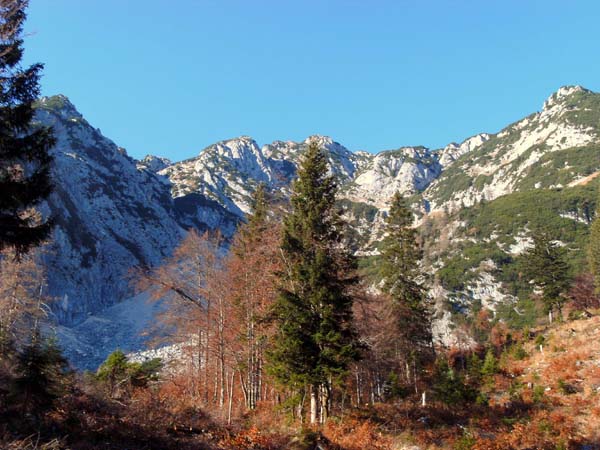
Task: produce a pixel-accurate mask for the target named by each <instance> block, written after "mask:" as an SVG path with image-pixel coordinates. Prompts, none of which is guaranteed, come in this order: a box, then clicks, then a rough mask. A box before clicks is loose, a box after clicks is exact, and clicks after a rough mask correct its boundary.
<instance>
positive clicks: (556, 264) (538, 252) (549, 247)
mask: <svg viewBox="0 0 600 450" xmlns="http://www.w3.org/2000/svg"><path fill="white" fill-rule="evenodd" d="M565 254H566V250H565V249H564V248H562V247H560V246H559V245H558V244H557V243H556V242H553V241H552V240H551V239H550V236H549V234H548V233H547V232H545V231H541V230H540V231H536V232H535V233H534V235H533V247H532V248H531V249H529V251H528V252H527V254H526V255H525V261H526V264H527V271H528V276H529V277H530V278H531V279H532V280H533V282H534V283H535V285H536V286H537V287H539V288H540V289H541V290H542V300H543V302H544V307H545V309H546V311H547V312H548V315H549V318H550V321H552V313H553V311H554V310H555V309H556V310H558V313H559V315H560V314H561V312H562V306H563V304H564V302H565V301H566V298H565V297H564V295H563V294H564V293H565V292H566V291H567V289H568V288H569V286H570V283H571V277H570V274H569V265H568V263H567V262H566V259H565V256H566V255H565Z"/></svg>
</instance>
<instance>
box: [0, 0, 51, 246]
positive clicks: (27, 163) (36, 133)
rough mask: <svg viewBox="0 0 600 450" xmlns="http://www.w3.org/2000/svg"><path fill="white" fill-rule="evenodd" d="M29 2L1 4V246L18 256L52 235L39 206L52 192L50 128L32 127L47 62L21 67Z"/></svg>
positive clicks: (18, 1)
mask: <svg viewBox="0 0 600 450" xmlns="http://www.w3.org/2000/svg"><path fill="white" fill-rule="evenodd" d="M27 5H28V1H27V0H7V1H2V2H0V192H1V193H2V194H1V195H0V250H2V249H3V248H5V247H11V248H14V249H15V251H16V253H17V256H18V255H20V254H22V253H24V252H26V251H27V250H28V249H29V248H30V247H32V246H35V245H38V244H39V243H40V242H42V241H43V240H44V239H46V238H47V236H48V234H49V232H50V229H51V222H50V221H44V220H43V219H42V218H41V217H40V215H39V214H38V213H37V212H36V211H35V210H34V207H35V206H36V205H38V204H39V203H40V202H41V201H42V200H44V199H45V198H46V197H47V196H48V194H49V193H50V190H51V183H50V163H51V157H50V155H49V150H50V148H51V147H52V146H53V145H54V137H53V135H52V131H51V129H49V128H44V127H36V128H32V120H33V115H34V108H33V106H34V101H35V100H36V99H37V98H38V96H39V93H40V90H39V79H40V76H41V70H42V67H43V66H42V65H41V64H33V65H32V66H30V67H28V68H23V67H21V64H20V63H21V58H22V55H23V39H22V29H23V22H24V21H25V17H26V14H25V9H26V7H27Z"/></svg>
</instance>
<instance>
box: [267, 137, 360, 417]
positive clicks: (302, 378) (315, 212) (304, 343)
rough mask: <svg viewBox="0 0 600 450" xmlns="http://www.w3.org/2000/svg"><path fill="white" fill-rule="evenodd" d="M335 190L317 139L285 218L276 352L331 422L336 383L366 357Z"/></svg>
mask: <svg viewBox="0 0 600 450" xmlns="http://www.w3.org/2000/svg"><path fill="white" fill-rule="evenodd" d="M335 194H336V185H335V181H334V178H333V176H330V175H328V170H327V159H326V156H325V154H324V153H323V151H322V150H321V149H320V148H319V147H318V146H317V145H316V144H315V143H312V144H310V145H309V147H308V148H307V150H306V152H305V153H304V155H303V159H302V162H301V164H300V167H299V169H298V178H297V179H296V181H295V182H294V184H293V194H292V198H291V204H292V208H293V210H292V212H291V213H290V214H289V215H288V216H287V217H286V218H285V220H284V231H283V238H282V244H281V250H282V253H283V257H284V264H285V267H284V270H283V271H282V273H281V276H280V286H281V288H280V294H279V296H278V299H277V301H276V303H275V305H274V309H273V312H274V318H275V321H276V325H277V331H276V333H275V336H274V339H273V342H272V348H271V350H270V352H269V360H270V372H271V373H272V374H273V375H274V376H275V378H276V379H277V380H278V381H279V382H281V383H282V384H284V385H286V386H289V387H291V388H293V389H294V390H296V392H307V391H308V392H309V394H310V398H311V422H315V421H316V420H317V417H318V416H320V420H321V421H324V420H326V418H327V415H328V414H329V406H330V399H331V389H332V386H333V384H334V383H335V382H336V380H340V379H341V378H342V377H343V376H344V375H345V374H346V372H347V369H348V366H349V364H350V363H351V362H352V361H355V360H357V359H358V358H359V344H358V339H357V334H356V332H355V329H354V326H353V320H352V319H353V317H352V297H351V296H350V295H349V293H348V288H349V287H350V286H352V285H353V284H355V283H356V281H357V280H356V278H355V277H354V275H353V269H354V261H353V260H352V259H351V258H350V256H349V255H348V254H346V253H345V251H344V250H343V249H342V247H341V245H340V243H341V235H340V227H341V222H340V220H339V216H338V213H337V211H336V209H335ZM319 403H320V414H319V413H318V411H317V407H318V404H319Z"/></svg>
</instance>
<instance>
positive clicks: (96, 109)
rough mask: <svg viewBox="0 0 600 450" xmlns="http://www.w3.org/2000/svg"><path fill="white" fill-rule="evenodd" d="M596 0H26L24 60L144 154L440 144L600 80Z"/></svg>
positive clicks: (50, 88) (95, 121) (45, 87)
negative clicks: (244, 146)
mask: <svg viewBox="0 0 600 450" xmlns="http://www.w3.org/2000/svg"><path fill="white" fill-rule="evenodd" d="M599 17H600V2H597V1H577V0H573V1H554V0H544V1H535V0H518V1H516V0H515V1H512V0H504V1H491V0H490V1H488V0H485V1H481V0H473V1H466V0H465V1H460V0H455V1H450V0H446V1H441V0H439V1H427V0H413V1H400V0H397V1H383V0H381V1H378V0H362V1H358V0H337V1H326V0H302V1H300V0H297V1H287V0H239V1H233V0H215V1H200V0H198V1H192V0H176V1H167V0H144V1H142V0H127V1H124V0H119V1H117V0H31V5H30V8H29V19H28V22H27V24H26V31H27V32H28V33H30V35H29V37H28V38H27V39H26V54H25V61H26V62H27V63H30V62H38V61H39V62H43V63H45V65H46V68H45V71H44V78H43V80H42V91H43V94H44V95H53V94H58V93H62V94H65V95H67V96H68V97H69V98H70V99H71V101H72V102H73V103H74V104H75V105H76V106H77V108H78V109H79V110H80V111H81V112H82V114H84V116H85V117H86V118H87V119H88V121H89V122H90V123H91V124H92V125H94V126H95V127H98V128H100V129H101V130H102V132H103V134H105V135H106V136H108V137H109V138H111V139H113V140H114V141H115V142H116V143H117V144H119V145H121V146H123V147H125V148H126V149H127V150H128V152H129V153H130V154H131V155H132V156H134V157H136V158H140V157H142V156H143V155H145V154H147V153H152V154H158V155H161V156H167V157H169V158H171V159H173V160H180V159H184V158H188V157H191V156H194V155H195V154H197V153H198V152H199V151H200V150H201V149H202V148H204V147H206V146H207V145H209V144H211V143H213V142H216V141H218V140H222V139H226V138H231V137H235V136H239V135H244V134H245V135H250V136H252V137H254V138H255V139H256V140H257V141H258V143H259V144H261V145H262V144H265V143H269V142H271V141H273V140H275V139H281V140H301V139H304V138H305V137H307V136H308V135H311V134H326V135H329V136H332V137H333V138H334V139H335V140H337V141H339V142H340V143H342V144H343V145H345V146H346V147H348V148H350V149H351V150H359V149H362V150H368V151H372V152H376V151H380V150H384V149H392V148H397V147H400V146H402V145H425V146H428V147H431V148H437V147H441V146H444V145H445V144H447V143H448V142H451V141H462V140H463V139H465V138H467V137H469V136H471V135H473V134H476V133H479V132H484V131H485V132H495V131H498V130H499V129H501V128H502V127H503V126H505V125H507V124H508V123H510V122H513V121H515V120H517V119H520V118H521V117H523V116H525V115H527V114H529V113H531V112H534V111H537V110H539V109H540V108H541V105H542V102H543V101H544V99H545V98H546V97H547V96H548V95H550V94H551V93H552V92H554V91H555V90H556V89H558V87H560V86H561V85H566V84H580V85H583V86H585V87H587V88H589V89H592V90H595V91H600V58H599V57H598V56H599V55H600V45H599V44H600V33H598V18H599Z"/></svg>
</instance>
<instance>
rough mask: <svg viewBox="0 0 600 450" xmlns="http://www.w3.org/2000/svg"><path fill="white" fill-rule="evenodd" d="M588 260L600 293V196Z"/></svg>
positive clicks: (595, 284)
mask: <svg viewBox="0 0 600 450" xmlns="http://www.w3.org/2000/svg"><path fill="white" fill-rule="evenodd" d="M588 262H589V267H590V272H591V273H592V276H593V277H594V287H595V291H596V294H597V295H600V196H599V197H598V200H597V206H596V218H595V219H594V221H593V222H592V226H591V227H590V240H589V244H588Z"/></svg>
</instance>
